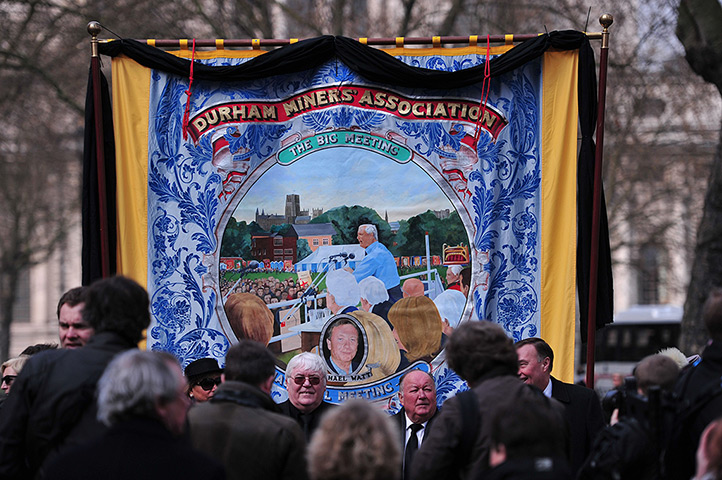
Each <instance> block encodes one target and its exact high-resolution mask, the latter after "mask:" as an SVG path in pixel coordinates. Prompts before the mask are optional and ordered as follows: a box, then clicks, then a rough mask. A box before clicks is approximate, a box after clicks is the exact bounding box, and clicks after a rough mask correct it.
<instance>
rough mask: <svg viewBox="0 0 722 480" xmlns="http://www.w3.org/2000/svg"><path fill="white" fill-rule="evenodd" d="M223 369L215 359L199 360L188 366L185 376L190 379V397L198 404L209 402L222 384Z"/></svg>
mask: <svg viewBox="0 0 722 480" xmlns="http://www.w3.org/2000/svg"><path fill="white" fill-rule="evenodd" d="M221 373H223V369H222V368H221V367H219V366H218V361H217V360H216V359H215V358H199V359H198V360H195V361H193V362H191V363H189V364H188V366H187V367H186V369H185V376H186V378H187V379H188V396H189V397H190V398H191V399H192V400H193V401H194V402H196V403H202V402H207V401H208V400H210V399H211V398H213V395H215V393H216V389H217V388H218V385H220V384H221Z"/></svg>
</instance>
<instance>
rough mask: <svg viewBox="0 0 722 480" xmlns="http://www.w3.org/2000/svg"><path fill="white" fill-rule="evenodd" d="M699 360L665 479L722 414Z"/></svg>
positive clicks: (687, 463) (719, 357)
mask: <svg viewBox="0 0 722 480" xmlns="http://www.w3.org/2000/svg"><path fill="white" fill-rule="evenodd" d="M701 357H702V361H701V362H700V363H699V364H698V365H697V366H695V367H692V368H689V369H687V370H685V371H684V372H683V373H682V375H681V376H680V378H679V380H678V381H677V385H676V386H675V389H674V393H675V394H676V395H677V397H678V398H679V399H680V408H681V406H683V405H685V406H686V407H685V408H684V409H683V410H682V412H681V413H680V418H678V423H679V424H680V425H679V428H677V429H675V430H674V432H673V435H674V436H673V438H671V445H670V447H669V448H668V450H667V456H666V458H665V463H666V466H667V478H690V477H691V476H692V475H694V471H695V453H696V451H697V445H698V444H699V439H700V437H701V436H702V432H703V431H704V429H705V427H706V426H707V425H709V423H710V422H711V421H712V420H715V419H716V418H718V417H719V416H720V415H722V394H720V377H722V342H720V341H713V342H712V343H710V344H709V345H707V346H706V347H705V349H704V350H703V351H702V355H701ZM13 388H15V387H13ZM682 415H684V418H682Z"/></svg>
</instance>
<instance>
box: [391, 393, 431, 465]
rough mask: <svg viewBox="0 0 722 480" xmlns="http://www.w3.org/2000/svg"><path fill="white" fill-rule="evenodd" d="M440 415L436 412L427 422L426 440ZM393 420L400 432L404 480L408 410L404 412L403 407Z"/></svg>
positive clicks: (425, 428)
mask: <svg viewBox="0 0 722 480" xmlns="http://www.w3.org/2000/svg"><path fill="white" fill-rule="evenodd" d="M438 414H439V411H438V410H437V411H435V412H434V415H433V416H432V417H431V418H430V419H429V420H428V421H427V422H426V426H425V427H424V438H426V436H427V435H428V434H429V432H431V425H432V423H433V422H434V419H435V418H436V416H437V415H438ZM392 418H393V420H394V422H396V424H397V425H398V426H399V429H398V430H399V433H400V436H399V439H398V441H399V447H400V449H401V475H402V476H401V478H404V467H405V466H404V459H405V458H406V455H405V454H406V452H405V450H406V410H404V408H403V407H401V410H399V411H398V412H397V413H395V414H394V415H393V417H392ZM421 443H422V444H423V443H424V442H423V440H422V441H421ZM419 447H421V445H419ZM414 458H416V457H415V456H414ZM411 463H413V462H411ZM406 468H408V467H406ZM410 472H411V471H410V470H409V473H410Z"/></svg>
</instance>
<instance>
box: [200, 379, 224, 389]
mask: <svg viewBox="0 0 722 480" xmlns="http://www.w3.org/2000/svg"><path fill="white" fill-rule="evenodd" d="M220 384H221V378H220V377H218V378H204V379H203V380H201V381H200V382H198V383H196V385H198V386H200V387H201V388H202V389H203V390H205V391H206V392H210V391H211V390H213V387H215V386H216V385H220Z"/></svg>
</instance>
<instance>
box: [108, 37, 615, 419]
mask: <svg viewBox="0 0 722 480" xmlns="http://www.w3.org/2000/svg"><path fill="white" fill-rule="evenodd" d="M560 35H561V34H560ZM541 37H545V38H541ZM541 37H540V39H539V40H534V41H532V42H531V43H527V44H522V45H520V46H517V47H513V48H512V47H511V46H503V47H495V48H491V49H489V50H487V47H486V46H484V47H465V48H433V49H404V48H398V49H393V50H387V51H386V52H380V51H378V50H374V49H372V48H369V47H365V46H363V45H360V44H358V43H357V42H354V41H351V40H349V39H338V38H336V39H332V40H333V42H332V45H331V46H328V45H327V42H328V38H332V37H322V38H321V39H316V40H311V41H306V42H299V43H298V44H294V45H291V46H288V47H284V48H281V49H279V50H276V51H273V52H270V53H263V54H262V52H261V51H257V50H254V51H244V52H239V51H230V50H223V49H217V50H214V51H203V52H200V51H199V52H192V51H191V50H190V49H182V50H180V51H178V52H172V53H166V52H161V51H157V50H155V49H153V48H152V47H147V46H144V45H140V44H138V43H137V42H132V41H125V40H124V41H119V42H111V43H109V44H106V45H103V50H102V51H103V52H105V53H108V54H111V55H113V56H114V59H113V79H112V89H113V91H112V98H113V124H114V130H115V152H116V176H117V183H116V188H117V245H118V247H117V272H118V273H121V274H124V275H128V276H130V277H132V278H134V279H136V280H138V281H139V282H141V283H142V284H145V285H146V286H147V288H148V291H149V294H150V296H151V309H152V318H153V320H152V324H151V327H150V328H149V330H148V338H147V346H148V348H150V349H159V350H167V351H169V352H171V353H173V354H175V355H176V356H177V357H178V358H179V359H181V362H182V363H183V364H184V365H186V364H188V363H189V362H191V361H193V360H195V359H198V358H203V357H215V358H218V359H219V360H220V361H221V363H222V361H223V357H224V355H225V352H226V350H227V349H228V348H229V346H230V345H231V344H232V343H234V342H236V341H237V340H239V339H242V338H251V339H254V340H259V341H262V342H264V343H266V344H267V345H268V346H269V348H271V349H272V350H273V351H274V352H276V353H277V356H278V365H279V367H278V373H277V378H276V382H275V387H274V397H275V399H276V400H277V401H282V400H284V399H285V395H286V394H285V390H284V388H285V383H284V374H285V372H284V368H283V365H285V362H287V361H288V360H289V359H290V358H291V357H292V356H293V355H295V354H297V353H299V352H301V351H313V352H316V353H318V354H319V355H321V356H323V357H324V359H325V360H326V362H327V365H328V367H329V377H328V381H329V389H328V393H327V400H329V401H332V402H340V401H343V400H344V399H346V398H350V397H355V396H362V397H365V398H369V399H372V400H374V401H376V402H379V403H382V404H383V405H384V406H385V407H386V408H388V409H390V410H395V409H397V408H398V405H397V402H398V398H397V391H398V381H399V377H400V376H401V375H402V374H403V373H404V372H405V371H408V370H409V369H414V368H419V369H423V370H426V371H429V372H431V373H432V374H433V375H434V378H435V379H436V383H437V389H438V397H439V402H440V403H441V402H443V400H444V399H445V398H448V396H450V395H453V394H455V393H456V392H458V391H459V390H462V389H465V388H466V386H465V385H464V382H463V381H461V380H460V379H459V378H458V376H456V374H455V373H454V372H453V371H451V370H450V369H449V368H448V367H447V365H446V362H445V359H444V344H445V341H446V338H447V337H448V336H449V335H450V334H452V333H453V329H454V328H455V327H456V326H457V325H458V324H459V323H460V322H464V321H477V320H485V321H492V322H496V323H498V324H500V325H501V326H502V327H503V328H504V329H505V330H506V331H507V332H508V334H509V335H510V336H511V337H512V338H513V339H514V340H520V339H522V338H526V337H531V336H539V337H542V338H544V339H545V340H547V341H548V342H549V343H550V345H551V346H552V348H553V349H554V351H555V354H556V361H555V362H554V375H555V376H556V377H558V378H560V379H563V380H567V381H571V380H572V379H573V367H574V356H573V352H574V339H575V275H576V270H577V268H576V265H577V244H576V237H577V214H578V212H577V203H578V202H577V151H578V141H577V138H578V135H577V130H578V122H579V103H578V99H579V98H580V97H584V95H582V93H581V92H580V90H579V87H578V85H579V80H580V71H582V70H583V69H588V68H589V65H591V68H592V69H593V60H592V61H591V62H590V61H589V57H590V53H589V46H588V43H587V42H586V37H584V36H583V35H582V34H578V33H577V32H565V33H564V36H561V37H555V36H554V34H552V35H546V36H541ZM555 39H556V43H555ZM324 42H326V43H324ZM551 46H554V47H556V48H549V47H551ZM327 50H330V53H328V52H327ZM487 52H488V53H489V54H490V58H487ZM580 57H583V58H582V60H581V63H582V65H583V66H580ZM190 58H193V60H194V62H193V70H194V74H193V80H192V83H191V80H190V77H191V69H190V62H189V61H188V59H190ZM487 62H488V63H487ZM490 66H491V67H493V68H489V67H490ZM485 70H486V74H485V73H484V72H485ZM583 75H584V74H583ZM585 88H589V86H586V87H585ZM587 96H588V95H587ZM587 108H589V107H587ZM592 108H593V107H592ZM585 141H587V142H588V141H589V139H585ZM580 168H581V167H580ZM585 168H586V167H585ZM580 195H588V193H587V192H580ZM579 214H580V216H585V217H586V214H584V215H582V213H581V212H579ZM366 225H372V226H373V227H366ZM602 243H603V242H602ZM463 268H469V269H470V270H471V280H470V282H467V283H470V285H468V286H464V285H463V283H464V282H462V285H461V286H460V285H459V283H458V280H459V276H460V275H461V273H460V270H462V269H463ZM402 290H403V295H402ZM402 296H403V297H405V298H401V297H402ZM600 301H604V298H602V299H600ZM269 312H270V313H269ZM342 329H345V330H344V331H348V332H349V333H348V337H349V338H351V339H352V343H353V345H352V346H351V348H350V350H348V348H347V347H343V346H342V345H341V342H342V341H345V340H344V339H343V338H342V337H343V335H341V334H339V332H341V331H342ZM344 348H347V351H344Z"/></svg>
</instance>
